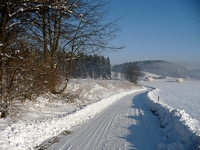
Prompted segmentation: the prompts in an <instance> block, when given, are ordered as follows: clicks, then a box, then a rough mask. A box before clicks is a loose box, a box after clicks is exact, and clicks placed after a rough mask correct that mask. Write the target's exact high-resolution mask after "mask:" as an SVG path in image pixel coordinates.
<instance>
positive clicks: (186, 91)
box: [140, 78, 200, 149]
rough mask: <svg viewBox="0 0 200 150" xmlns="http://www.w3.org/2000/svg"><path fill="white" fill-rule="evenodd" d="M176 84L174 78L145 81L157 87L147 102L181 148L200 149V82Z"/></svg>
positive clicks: (142, 82) (164, 128)
mask: <svg viewBox="0 0 200 150" xmlns="http://www.w3.org/2000/svg"><path fill="white" fill-rule="evenodd" d="M175 81H176V79H173V78H167V79H155V80H153V81H151V82H148V81H141V82H140V83H141V84H143V85H146V86H150V87H153V89H152V91H150V92H149V93H148V97H147V99H146V100H145V102H146V104H147V105H148V106H149V108H150V109H151V110H152V112H153V113H154V114H155V115H157V116H158V118H159V120H160V124H161V127H162V128H163V131H164V133H165V134H166V135H167V136H168V137H169V138H171V139H173V140H174V144H175V145H180V149H181V148H182V149H200V93H199V89H200V81H198V80H191V79H185V80H184V81H183V82H181V83H177V82H175ZM181 143H182V144H183V145H182V144H181ZM161 147H162V146H161ZM172 147H173V145H172Z"/></svg>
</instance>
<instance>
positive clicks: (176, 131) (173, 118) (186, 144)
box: [144, 89, 200, 150]
mask: <svg viewBox="0 0 200 150" xmlns="http://www.w3.org/2000/svg"><path fill="white" fill-rule="evenodd" d="M157 90H159V89H153V90H151V91H150V92H148V95H147V98H146V99H144V101H145V103H146V104H147V105H148V107H149V109H150V110H151V111H152V113H154V114H155V115H157V116H158V118H159V121H160V126H161V128H163V131H164V133H165V136H166V137H167V138H169V139H171V141H172V143H169V144H160V145H158V149H189V150H193V149H194V150H197V149H198V150H199V149H200V128H199V126H200V122H199V121H198V120H196V119H194V118H192V117H191V116H189V115H188V114H187V113H186V112H185V111H184V110H180V109H174V108H172V107H170V106H168V105H166V104H163V103H161V102H158V97H155V95H154V93H156V91H157Z"/></svg>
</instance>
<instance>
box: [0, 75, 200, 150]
mask: <svg viewBox="0 0 200 150" xmlns="http://www.w3.org/2000/svg"><path fill="white" fill-rule="evenodd" d="M173 81H174V79H172V78H168V79H162V80H161V79H160V80H154V81H152V82H146V81H143V82H140V83H142V84H143V85H146V86H149V88H147V90H148V92H145V93H143V94H142V95H140V98H139V99H138V98H136V100H137V101H139V100H141V101H140V104H139V103H138V104H139V105H138V106H142V110H140V109H141V108H137V109H136V108H135V109H134V110H130V111H128V115H130V116H132V117H131V118H129V119H132V120H129V121H131V122H132V121H133V118H135V117H134V116H133V114H132V113H130V112H132V111H133V112H135V113H136V112H137V111H140V112H141V114H142V116H141V117H140V120H138V121H139V122H137V121H136V122H135V123H136V125H137V129H140V128H141V129H142V128H143V127H145V129H147V130H148V127H147V126H149V125H148V119H147V118H148V116H149V115H148V116H146V115H145V113H146V114H148V113H147V112H145V106H144V105H143V102H144V103H145V104H146V109H147V110H151V111H152V113H154V115H155V116H158V118H159V121H158V122H157V123H158V124H159V126H155V127H152V126H151V128H150V130H151V131H149V132H150V133H158V131H159V133H160V134H163V138H164V141H165V139H166V141H170V142H162V141H163V140H160V141H161V142H160V143H158V144H157V146H156V148H157V149H159V150H168V149H170V150H176V149H182V150H184V149H186V150H187V149H189V150H190V149H194V150H195V149H196V150H199V149H200V123H199V119H198V117H199V115H200V114H199V109H198V108H200V104H199V98H198V97H199V94H198V89H200V88H199V86H200V85H199V81H189V80H188V81H185V80H184V82H182V83H175V82H173ZM150 87H151V88H150ZM68 90H69V91H68V92H69V93H70V97H71V99H66V98H63V97H66V96H64V95H63V96H60V97H56V96H54V95H48V96H46V97H44V96H43V97H41V98H39V100H38V102H37V103H36V104H34V105H33V104H31V105H30V103H27V105H28V106H29V105H30V106H29V112H28V113H27V114H26V115H24V116H23V119H22V120H21V121H19V122H17V123H12V122H11V121H10V120H0V124H1V126H0V149H1V150H7V149H9V150H17V149H19V150H23V149H36V148H37V146H38V145H40V144H41V143H42V142H43V141H45V140H47V139H49V138H50V139H51V140H50V142H51V144H52V143H57V142H58V143H59V139H57V137H58V136H57V135H62V136H64V135H68V134H70V132H71V130H72V129H73V128H74V127H76V126H78V125H80V124H82V123H84V122H86V121H88V120H89V119H91V118H93V117H94V116H96V115H97V114H99V113H100V112H101V111H103V110H104V109H105V108H107V107H108V106H110V105H113V103H114V102H116V101H118V100H120V99H122V98H123V97H124V96H126V95H129V94H131V93H133V92H136V91H138V90H144V88H142V87H135V86H133V85H132V84H130V83H128V82H121V81H100V80H71V83H70V85H69V88H68ZM77 93H78V94H77ZM158 96H159V97H160V98H159V102H158ZM136 97H137V96H136ZM69 100H70V101H69ZM66 101H67V102H68V103H67V102H66ZM133 101H134V99H133ZM190 101H192V103H190ZM124 102H125V101H124ZM193 103H194V105H195V106H194V105H193ZM127 104H128V102H127ZM130 104H131V103H130ZM191 104H192V105H193V106H194V107H195V108H194V109H191V107H193V106H192V105H191ZM33 106H34V107H33ZM127 107H128V106H127ZM133 108H134V107H133ZM138 109H139V110H138ZM142 112H144V113H142ZM118 113H120V111H119V112H118ZM190 113H191V114H190ZM136 114H137V113H136ZM118 115H119V116H121V117H123V115H120V114H118ZM134 115H135V114H134ZM196 116H197V117H196ZM127 117H128V116H127ZM145 117H146V119H147V121H145V119H141V118H145ZM140 121H142V122H140ZM149 121H150V120H149ZM154 121H155V120H154ZM131 122H129V123H131ZM132 123H133V122H132ZM142 123H143V124H142ZM117 124H118V123H116V125H117ZM130 125H131V124H130ZM140 125H141V127H140ZM132 127H134V128H132ZM135 127H136V126H135V125H131V128H130V129H134V132H138V130H137V129H136V128H135ZM158 127H160V128H159V129H158V131H155V132H154V131H153V130H157V129H156V128H158ZM118 129H119V130H124V129H123V128H118ZM152 129H153V130H152ZM126 131H127V130H126ZM142 131H143V130H141V132H142ZM99 132H103V131H101V130H99ZM119 132H120V133H122V131H119ZM134 132H132V130H131V133H129V134H131V135H129V136H130V137H131V138H127V140H129V141H128V142H131V143H135V142H136V143H137V144H136V145H135V148H137V145H138V148H142V146H141V145H144V144H145V140H144V141H141V142H140V140H139V139H140V138H138V139H137V138H136V137H134ZM136 135H137V136H139V132H138V133H137V134H136ZM142 135H144V133H142ZM142 135H141V136H142ZM52 137H54V138H52ZM88 138H89V137H88ZM161 138H162V136H161ZM112 139H116V138H114V137H113V138H110V140H112ZM134 139H135V140H136V141H135V142H134V141H130V140H134ZM141 139H142V138H141ZM147 139H148V138H147ZM74 140H76V139H74ZM86 142H87V141H86ZM90 142H91V141H90ZM112 142H114V141H111V143H112ZM148 144H149V143H148ZM154 146H155V145H154ZM110 148H111V147H110ZM91 149H92V147H91Z"/></svg>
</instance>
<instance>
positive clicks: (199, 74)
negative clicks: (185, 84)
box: [187, 69, 200, 79]
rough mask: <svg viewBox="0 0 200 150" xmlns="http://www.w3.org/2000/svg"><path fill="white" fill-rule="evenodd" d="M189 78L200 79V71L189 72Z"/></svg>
mask: <svg viewBox="0 0 200 150" xmlns="http://www.w3.org/2000/svg"><path fill="white" fill-rule="evenodd" d="M187 76H189V77H191V78H195V79H200V69H195V70H189V71H187Z"/></svg>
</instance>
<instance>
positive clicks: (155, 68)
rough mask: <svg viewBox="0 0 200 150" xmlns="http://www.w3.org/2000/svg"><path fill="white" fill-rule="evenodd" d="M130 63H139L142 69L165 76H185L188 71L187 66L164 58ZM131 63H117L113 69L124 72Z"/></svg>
mask: <svg viewBox="0 0 200 150" xmlns="http://www.w3.org/2000/svg"><path fill="white" fill-rule="evenodd" d="M130 63H131V64H136V65H138V66H139V67H140V69H141V71H146V72H150V73H155V74H159V75H163V76H171V77H185V76H186V71H187V69H186V68H185V67H182V66H180V65H177V64H174V63H171V62H167V61H163V60H148V61H137V62H130ZM130 63H123V64H120V65H115V66H113V68H112V71H116V72H123V70H124V68H125V67H126V65H128V64H130Z"/></svg>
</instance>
